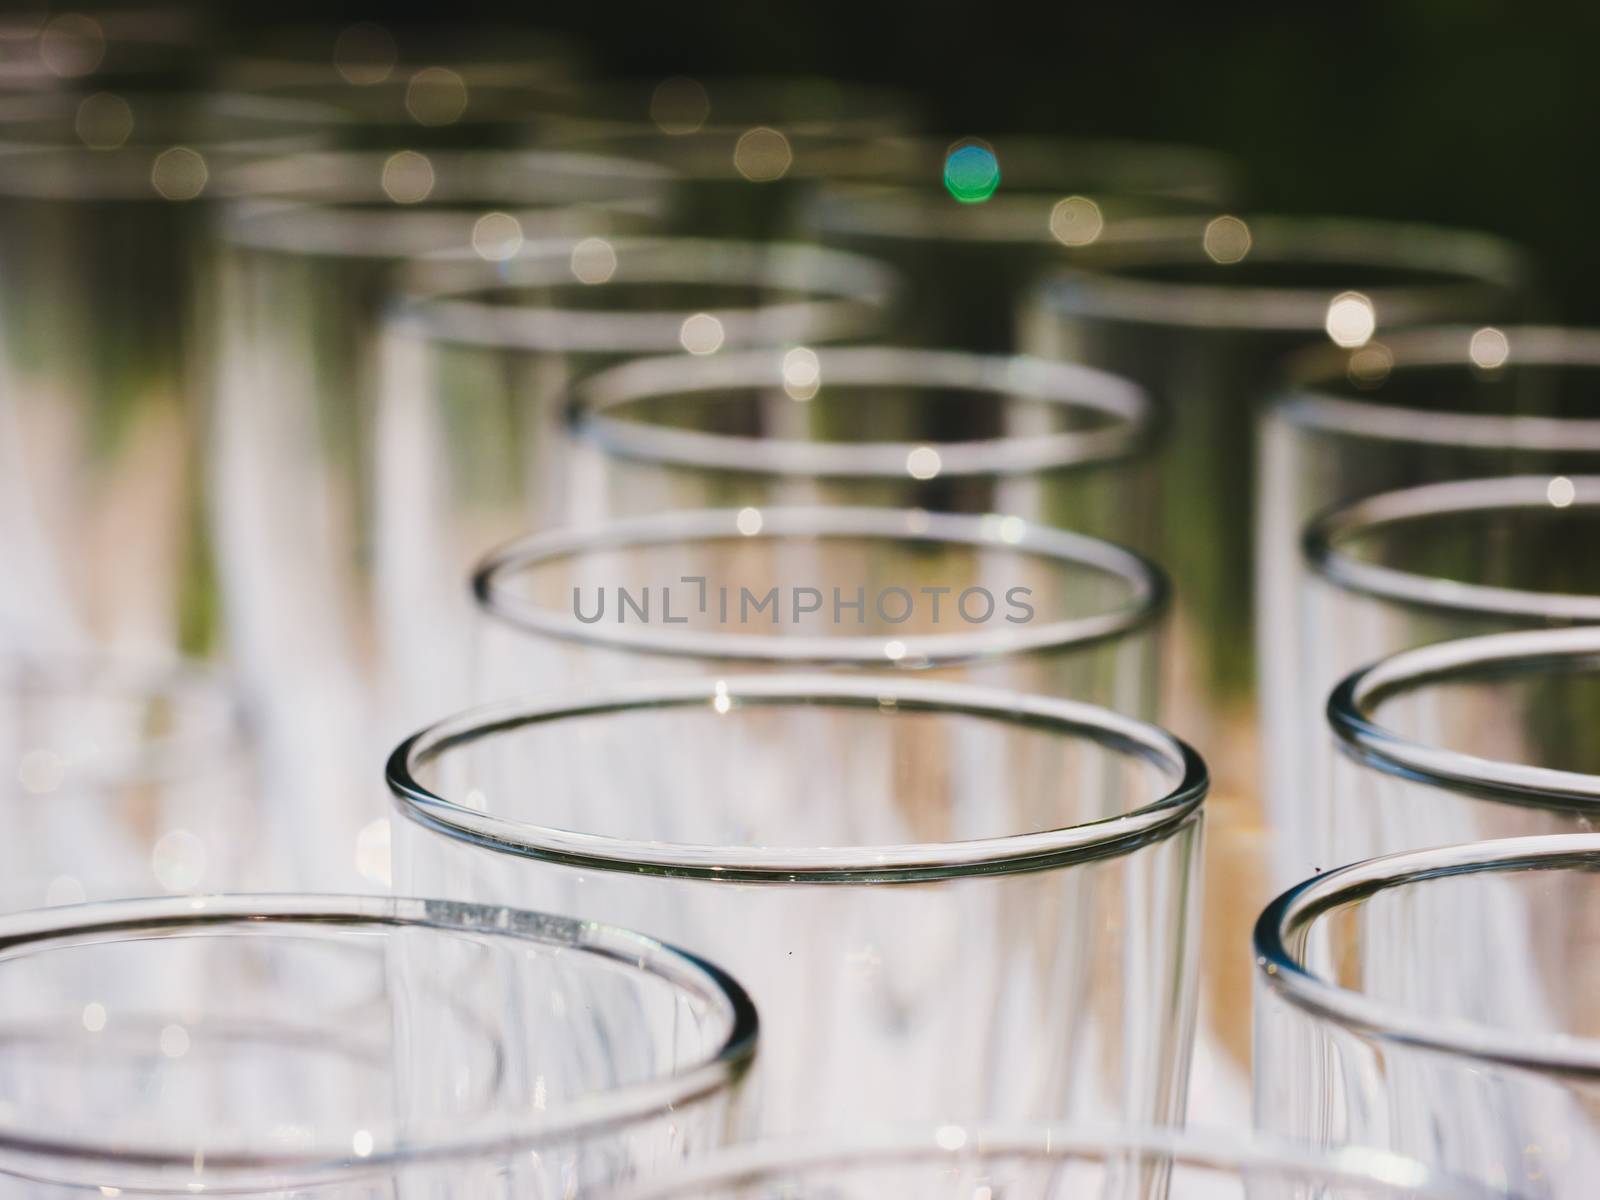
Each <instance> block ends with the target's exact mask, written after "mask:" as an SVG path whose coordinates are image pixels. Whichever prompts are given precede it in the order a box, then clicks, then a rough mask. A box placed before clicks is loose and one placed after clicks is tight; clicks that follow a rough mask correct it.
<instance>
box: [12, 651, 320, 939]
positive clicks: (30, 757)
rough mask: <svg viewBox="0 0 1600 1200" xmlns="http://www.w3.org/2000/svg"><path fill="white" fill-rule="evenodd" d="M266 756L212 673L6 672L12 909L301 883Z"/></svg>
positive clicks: (148, 668) (34, 668)
mask: <svg viewBox="0 0 1600 1200" xmlns="http://www.w3.org/2000/svg"><path fill="white" fill-rule="evenodd" d="M255 749H256V747H255V738H254V730H253V728H252V724H251V721H250V717H249V713H248V710H247V708H246V706H245V704H244V702H243V700H242V699H241V698H240V696H239V694H238V692H237V690H236V689H235V687H234V685H233V683H232V681H231V680H229V679H227V678H225V677H223V676H221V675H219V674H217V673H216V672H214V671H212V670H208V669H206V668H203V667H200V666H194V665H171V664H160V665H146V664H141V663H133V662H123V661H113V660H106V659H49V658H18V659H4V660H0V800H3V801H4V803H5V806H6V817H5V820H6V826H7V829H8V831H9V832H8V834H7V836H6V838H5V839H4V840H3V842H0V863H3V864H4V871H3V873H0V878H3V880H4V882H3V883H0V911H3V912H11V911H14V910H16V909H22V908H33V907H35V906H36V905H43V904H75V903H79V902H81V901H84V900H104V899H111V898H116V897H122V896H147V895H159V894H163V893H171V892H177V893H184V892H195V891H214V890H216V889H217V888H220V887H264V886H285V885H286V884H289V883H292V882H293V879H294V876H293V874H292V873H291V872H290V870H289V868H290V866H291V865H292V862H293V859H292V858H290V857H286V854H287V851H286V848H285V847H284V846H283V845H282V844H281V843H279V844H277V845H276V846H274V844H273V838H272V836H271V835H272V834H273V833H274V832H276V833H277V834H278V835H280V836H282V835H284V834H286V833H287V832H288V831H286V830H283V829H282V828H281V827H280V828H277V829H276V830H274V827H273V824H272V821H271V817H272V815H273V814H272V813H270V812H268V811H266V810H265V809H264V807H263V804H262V800H261V796H260V793H259V788H258V786H257V783H258V781H257V778H256V775H255V762H254V754H255ZM294 832H296V833H303V831H301V830H295V831H294ZM275 851H276V853H275Z"/></svg>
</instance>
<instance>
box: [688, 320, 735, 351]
mask: <svg viewBox="0 0 1600 1200" xmlns="http://www.w3.org/2000/svg"><path fill="white" fill-rule="evenodd" d="M726 336H727V334H726V332H725V331H724V330H723V328H722V322H721V321H719V320H717V318H715V317H713V316H712V315H711V314H710V313H695V314H694V315H693V316H692V317H685V318H684V321H683V328H682V329H681V330H680V331H679V333H678V340H679V341H680V342H682V343H683V348H684V349H685V350H687V351H688V352H689V353H690V354H715V353H716V352H717V351H718V350H720V349H722V342H723V339H724V338H725V337H726Z"/></svg>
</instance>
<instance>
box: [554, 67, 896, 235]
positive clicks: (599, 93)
mask: <svg viewBox="0 0 1600 1200" xmlns="http://www.w3.org/2000/svg"><path fill="white" fill-rule="evenodd" d="M918 124H919V122H918V119H917V113H916V106H915V105H914V104H913V103H912V101H911V99H910V98H908V97H907V96H905V95H903V94H901V93H899V92H895V91H893V90H891V89H889V88H883V87H867V86H863V85H861V84H845V83H841V82H840V81H838V80H836V79H827V78H821V77H807V76H794V77H790V78H783V77H773V78H759V77H754V78H720V79H718V78H707V79H695V78H689V77H686V76H674V77H671V78H667V79H662V80H659V81H635V82H626V81H612V82H604V81H602V82H597V83H592V84H586V85H583V86H580V87H578V88H575V89H573V90H572V91H571V92H570V93H569V94H568V95H567V96H566V97H565V98H559V99H556V100H555V101H553V102H552V103H551V104H550V105H549V106H548V110H547V112H546V113H545V114H544V116H543V118H542V120H540V122H539V138H540V141H541V144H543V145H550V146H556V147H562V148H566V149H579V150H587V151H591V152H594V153H600V154H616V155H620V156H623V157H626V158H633V159H640V160H643V161H647V162H654V163H659V164H660V165H662V166H665V167H667V168H669V169H671V170H672V171H673V173H674V174H675V175H676V176H677V177H678V179H679V180H680V185H679V187H678V188H677V189H676V191H675V194H674V204H673V206H672V209H671V212H670V215H669V218H668V228H669V229H670V231H671V232H673V233H676V234H681V235H687V236H706V235H712V236H722V237H740V238H749V239H754V240H761V239H773V238H793V237H796V236H799V235H800V234H801V232H802V226H803V223H804V211H805V207H806V204H807V199H808V197H809V196H810V194H811V193H812V191H813V190H814V189H815V187H816V185H817V183H818V182H819V180H821V179H823V178H826V177H827V176H829V175H830V174H831V173H832V172H833V171H835V170H837V169H839V168H840V166H841V160H842V158H844V157H845V156H852V157H853V156H854V155H856V154H858V153H859V154H861V155H862V156H863V157H869V156H870V157H872V158H874V159H878V155H877V154H876V153H872V151H869V150H868V148H869V147H870V148H872V150H873V151H875V150H877V149H878V148H879V147H885V152H887V146H898V145H899V144H900V143H899V142H898V141H897V140H894V139H895V135H904V134H907V133H909V132H911V131H913V130H914V129H915V128H917V126H918ZM880 161H881V160H880Z"/></svg>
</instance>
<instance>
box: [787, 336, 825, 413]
mask: <svg viewBox="0 0 1600 1200" xmlns="http://www.w3.org/2000/svg"><path fill="white" fill-rule="evenodd" d="M821 386H822V360H821V359H819V358H818V357H817V352H816V351H815V350H811V349H808V348H807V347H805V346H796V347H795V348H794V349H793V350H790V351H789V352H788V353H787V354H785V355H784V356H783V390H784V392H786V393H787V394H788V396H789V398H790V399H791V400H809V399H811V398H812V397H813V396H815V395H816V394H817V390H818V389H819V388H820V387H821Z"/></svg>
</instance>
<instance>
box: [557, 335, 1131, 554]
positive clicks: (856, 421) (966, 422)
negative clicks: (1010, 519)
mask: <svg viewBox="0 0 1600 1200" xmlns="http://www.w3.org/2000/svg"><path fill="white" fill-rule="evenodd" d="M573 419H574V421H575V422H576V424H577V430H578V436H579V440H580V446H581V449H580V455H581V456H582V465H581V467H580V468H579V469H580V470H587V471H590V472H592V473H593V475H594V476H595V478H594V479H593V481H592V482H590V481H586V480H580V481H579V483H578V485H577V491H578V494H579V495H580V496H583V497H585V498H587V497H590V496H593V497H594V498H595V499H596V500H597V502H598V503H597V508H598V510H599V512H601V513H603V514H608V515H616V516H625V515H632V514H637V513H647V512H662V511H665V510H667V509H674V508H721V507H732V508H744V507H752V506H753V507H755V508H767V507H771V506H774V505H785V504H788V505H794V504H834V505H863V504H869V505H884V506H888V507H894V508H922V509H929V510H932V511H946V512H950V511H955V512H967V513H1001V514H1004V515H1005V516H1014V517H1020V518H1023V519H1025V520H1029V521H1037V522H1043V523H1045V524H1048V525H1053V526H1055V527H1057V528H1060V529H1071V530H1073V531H1075V532H1079V533H1089V534H1093V535H1095V536H1101V537H1109V538H1111V539H1113V540H1115V541H1120V542H1141V541H1148V540H1149V534H1150V532H1151V530H1150V522H1151V520H1152V518H1153V515H1154V504H1153V501H1152V498H1151V497H1152V491H1153V488H1154V482H1155V480H1154V469H1153V467H1154V464H1153V459H1152V456H1151V452H1152V448H1153V442H1154V427H1153V422H1152V420H1151V417H1150V411H1149V406H1148V404H1147V402H1146V401H1145V398H1144V395H1143V393H1141V392H1140V391H1139V389H1138V388H1137V387H1135V386H1133V385H1132V384H1129V383H1126V382H1124V381H1123V380H1121V379H1118V378H1117V377H1116V376H1113V375H1107V374H1104V373H1103V372H1100V371H1095V370H1092V369H1090V368H1086V367H1078V366H1074V365H1072V364H1068V363H1047V362H1042V361H1040V360H1037V359H1026V358H1012V357H1004V356H998V355H996V356H985V355H972V354H951V353H944V352H940V351H934V350H906V349H898V348H893V347H860V348H854V347H852V348H839V347H832V348H828V347H824V348H820V349H816V350H813V349H811V348H810V347H808V346H798V347H791V348H788V349H763V350H751V351H745V352H740V353H729V354H719V355H714V356H711V357H708V358H698V357H692V356H684V355H678V356H676V357H674V358H670V359H669V358H651V359H640V360H636V361H634V362H630V363H626V364H624V365H622V366H620V367H617V368H614V369H612V370H609V371H606V372H603V373H602V374H600V375H597V376H593V377H591V378H590V379H588V380H587V381H586V382H585V383H583V384H582V385H580V386H579V387H578V388H577V389H576V391H575V393H574V400H573Z"/></svg>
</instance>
